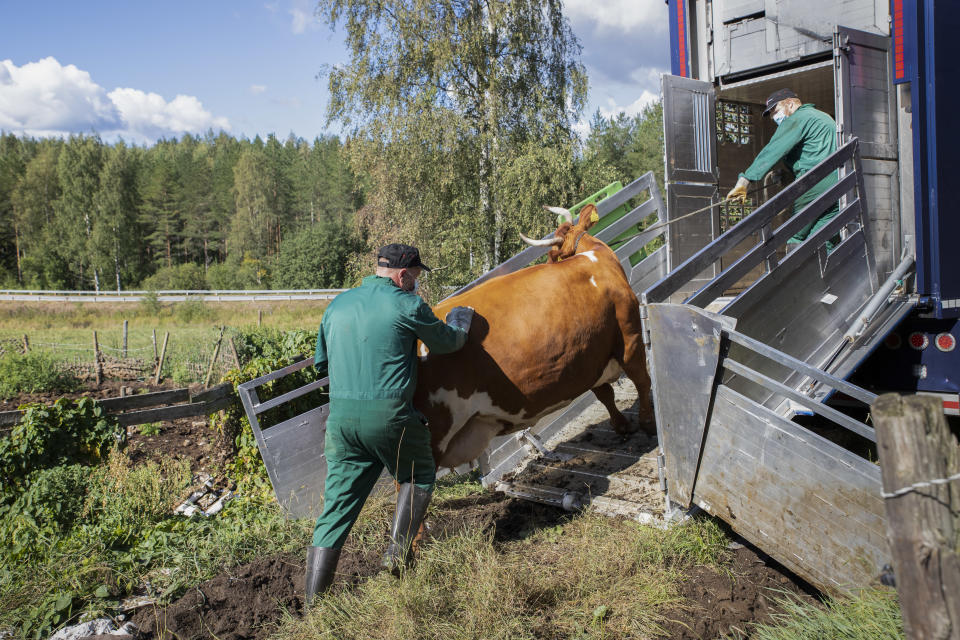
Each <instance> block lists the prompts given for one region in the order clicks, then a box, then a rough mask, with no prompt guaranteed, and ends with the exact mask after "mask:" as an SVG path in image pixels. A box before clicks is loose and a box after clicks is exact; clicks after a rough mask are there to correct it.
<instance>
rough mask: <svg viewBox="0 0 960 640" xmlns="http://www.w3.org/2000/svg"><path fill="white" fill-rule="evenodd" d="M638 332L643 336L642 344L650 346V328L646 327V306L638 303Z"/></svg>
mask: <svg viewBox="0 0 960 640" xmlns="http://www.w3.org/2000/svg"><path fill="white" fill-rule="evenodd" d="M640 334H641V337H642V338H643V346H644V347H647V348H649V347H650V329H648V328H647V307H646V305H643V304H642V305H640Z"/></svg>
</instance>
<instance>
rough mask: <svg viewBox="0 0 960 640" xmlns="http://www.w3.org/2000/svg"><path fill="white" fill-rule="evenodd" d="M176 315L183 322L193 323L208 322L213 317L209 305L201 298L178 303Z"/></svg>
mask: <svg viewBox="0 0 960 640" xmlns="http://www.w3.org/2000/svg"><path fill="white" fill-rule="evenodd" d="M174 313H175V314H176V316H177V319H178V320H180V321H181V322H185V323H188V324H189V323H191V322H196V321H197V320H207V319H210V318H212V317H213V312H212V310H211V309H210V307H208V306H207V304H206V303H205V302H204V301H203V300H201V299H199V298H189V297H188V298H187V299H186V300H184V301H183V302H178V303H177V304H176V307H175V311H174Z"/></svg>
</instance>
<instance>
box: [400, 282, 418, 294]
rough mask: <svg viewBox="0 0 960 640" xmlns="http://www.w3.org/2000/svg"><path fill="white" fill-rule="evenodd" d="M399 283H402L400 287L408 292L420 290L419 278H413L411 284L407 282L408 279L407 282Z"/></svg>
mask: <svg viewBox="0 0 960 640" xmlns="http://www.w3.org/2000/svg"><path fill="white" fill-rule="evenodd" d="M401 284H402V285H403V286H401V287H400V288H401V289H403V290H404V291H408V292H410V293H416V292H417V291H419V290H420V281H419V280H414V281H413V284H409V281H407V282H402V283H401Z"/></svg>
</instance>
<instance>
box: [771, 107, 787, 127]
mask: <svg viewBox="0 0 960 640" xmlns="http://www.w3.org/2000/svg"><path fill="white" fill-rule="evenodd" d="M786 118H787V114H785V113H784V112H783V111H777V112H776V113H774V114H773V121H774V122H776V123H777V126H778V127H779V126H780V123H781V122H783V121H784V120H786Z"/></svg>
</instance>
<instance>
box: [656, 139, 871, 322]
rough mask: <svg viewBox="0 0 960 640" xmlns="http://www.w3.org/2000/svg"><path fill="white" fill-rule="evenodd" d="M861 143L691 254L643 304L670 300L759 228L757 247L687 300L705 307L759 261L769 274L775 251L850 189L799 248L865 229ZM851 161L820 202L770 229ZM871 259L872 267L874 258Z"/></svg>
mask: <svg viewBox="0 0 960 640" xmlns="http://www.w3.org/2000/svg"><path fill="white" fill-rule="evenodd" d="M858 145H859V142H858V140H857V138H854V139H852V140H851V141H850V142H848V143H847V144H845V145H843V146H842V147H840V148H839V149H838V150H837V151H836V152H835V153H834V154H833V155H831V156H830V157H829V158H827V159H825V160H824V161H823V162H821V163H820V164H818V165H817V166H816V167H814V168H813V169H811V170H810V171H808V172H807V173H805V174H804V175H803V176H802V177H801V178H800V179H798V180H796V181H794V182H793V183H791V184H790V185H789V186H788V187H786V188H785V189H784V190H782V191H781V192H780V193H778V194H776V195H775V196H774V197H773V198H771V199H770V200H768V201H767V202H765V203H764V204H763V205H761V206H760V207H758V208H757V209H756V210H755V211H754V212H753V213H751V214H750V215H749V216H747V217H746V218H744V219H743V220H741V221H740V222H739V223H738V224H736V225H734V226H733V227H732V228H730V230H728V231H727V232H726V233H724V234H723V235H721V236H720V237H718V238H717V239H716V240H714V241H713V242H712V243H710V244H709V245H707V246H706V247H704V248H703V249H701V250H700V251H698V252H697V253H695V254H694V255H692V256H690V258H688V259H687V260H686V261H684V262H683V263H682V264H681V265H679V266H678V267H677V268H676V269H674V270H673V271H672V272H670V274H669V275H668V276H667V277H665V278H664V279H663V280H661V281H660V282H658V283H656V284H655V285H654V286H652V287H650V288H649V289H647V290H646V291H645V292H644V293H643V302H644V303H645V304H647V303H654V302H665V301H667V300H669V298H670V296H672V295H673V294H674V293H676V292H677V291H679V290H680V289H681V287H683V285H685V284H686V283H687V282H689V281H690V280H691V279H693V278H694V277H695V276H696V275H697V274H699V273H701V272H702V271H703V270H704V269H706V268H708V267H710V266H711V265H713V264H715V263H718V262H719V261H720V260H721V258H723V257H724V256H725V255H726V254H727V253H728V252H730V251H731V250H733V249H734V248H735V247H737V245H739V244H740V243H741V242H743V241H744V240H746V239H748V238H749V237H750V236H751V235H753V234H755V233H757V232H758V231H759V232H760V238H761V239H760V242H759V243H758V244H757V245H756V246H755V247H754V248H753V249H751V250H749V251H748V252H747V253H745V254H744V255H743V256H741V257H740V258H739V259H738V260H736V261H735V262H734V263H733V264H731V265H730V266H728V267H727V268H726V269H724V270H723V271H721V272H720V273H719V275H717V276H716V277H715V278H714V279H713V280H711V281H710V282H709V283H707V284H706V285H704V286H703V287H701V288H700V289H699V290H698V291H696V292H695V293H693V294H692V295H691V296H689V297H688V298H687V299H685V300H684V301H683V302H684V303H685V304H692V305H695V306H698V307H705V306H706V305H708V304H710V303H711V302H713V301H714V300H715V299H716V298H718V297H720V296H722V295H723V294H724V292H725V291H726V290H727V289H729V288H730V287H731V286H733V285H734V284H735V283H736V282H737V281H738V280H740V279H741V278H742V277H744V276H745V275H747V273H749V272H750V271H751V270H752V269H753V268H754V267H756V266H757V265H759V264H761V263H765V265H766V272H767V273H769V272H770V271H772V270H773V269H775V268H776V267H777V265H778V261H777V250H778V249H780V248H781V247H783V246H784V245H785V244H786V243H787V241H788V240H789V239H790V237H792V236H793V235H794V234H795V233H797V232H798V231H800V230H801V229H803V228H804V227H805V226H806V225H808V224H810V223H811V222H813V221H814V220H816V219H817V218H819V217H820V216H821V215H823V213H824V212H825V211H826V210H827V209H829V208H830V207H831V206H833V204H835V203H836V202H837V200H839V199H840V197H841V196H846V195H848V194H850V192H854V196H853V197H852V198H848V199H847V201H846V205H845V206H844V207H843V209H842V210H841V211H840V213H839V214H838V215H836V216H835V217H834V218H833V219H832V220H831V221H830V222H829V223H828V224H827V225H826V226H824V227H822V228H821V229H819V230H818V231H817V233H816V234H814V236H813V237H811V238H810V239H809V240H810V241H809V242H807V243H804V244H805V245H806V246H805V247H801V248H799V249H797V250H798V251H801V252H803V253H804V254H806V253H811V252H815V251H816V249H817V247H819V246H820V245H821V244H823V242H825V241H826V240H828V239H829V238H831V237H833V236H834V235H835V234H837V233H838V232H839V231H840V230H841V229H843V228H844V227H845V226H847V225H848V224H850V223H853V222H859V224H860V226H861V227H863V226H864V225H865V224H866V218H867V216H866V215H865V213H866V212H865V208H864V205H863V199H862V197H861V196H862V194H863V171H862V167H861V163H860V155H859V153H858ZM849 162H852V163H853V170H852V171H850V172H847V173H846V175H844V176H843V177H842V178H841V179H840V180H839V181H838V182H837V183H836V184H835V185H833V186H832V187H831V188H829V189H828V190H827V191H825V192H823V193H822V194H821V195H820V196H819V197H818V198H817V199H816V200H814V201H812V202H810V203H809V204H808V205H807V206H806V207H804V208H803V210H801V211H799V212H797V213H796V214H794V215H793V216H792V217H790V218H789V219H788V220H786V221H785V222H784V223H783V224H782V225H780V226H779V227H777V228H776V229H773V228H772V224H773V220H774V218H775V217H776V216H777V214H779V213H780V212H781V211H782V210H784V209H786V208H787V207H792V206H793V204H794V202H795V201H796V200H797V198H799V197H800V196H802V195H803V194H805V193H806V192H807V191H809V190H810V188H811V187H813V186H814V185H816V184H817V183H819V182H820V181H821V180H823V179H824V178H826V177H827V176H829V175H830V174H831V173H833V172H835V171H837V170H838V169H842V168H843V167H844V165H845V164H847V163H849ZM868 259H869V260H870V264H871V271H872V258H868Z"/></svg>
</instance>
